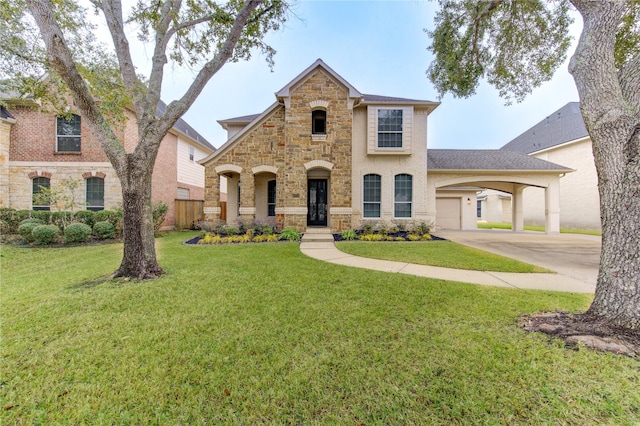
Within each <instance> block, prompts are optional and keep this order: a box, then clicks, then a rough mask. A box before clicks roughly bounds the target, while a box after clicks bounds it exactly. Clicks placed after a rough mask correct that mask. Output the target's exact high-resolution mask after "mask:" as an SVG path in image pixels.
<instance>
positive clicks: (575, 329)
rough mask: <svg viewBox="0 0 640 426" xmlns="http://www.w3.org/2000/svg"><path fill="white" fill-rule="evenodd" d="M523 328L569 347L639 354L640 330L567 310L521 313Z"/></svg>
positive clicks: (629, 354) (633, 355) (632, 355)
mask: <svg viewBox="0 0 640 426" xmlns="http://www.w3.org/2000/svg"><path fill="white" fill-rule="evenodd" d="M520 327H522V328H523V329H524V330H526V331H536V332H540V333H545V334H548V335H549V336H553V337H559V338H561V339H563V340H564V341H565V343H566V344H567V346H570V347H574V346H576V345H579V344H582V345H584V346H586V347H588V348H591V349H595V350H599V351H608V352H613V353H616V354H620V355H627V356H630V357H637V356H640V333H638V332H634V331H632V330H628V329H624V328H620V327H615V326H611V325H609V324H608V323H607V322H606V321H604V320H603V319H601V318H596V317H592V316H588V315H584V314H580V315H574V314H569V313H567V312H542V313H536V314H530V315H522V316H520Z"/></svg>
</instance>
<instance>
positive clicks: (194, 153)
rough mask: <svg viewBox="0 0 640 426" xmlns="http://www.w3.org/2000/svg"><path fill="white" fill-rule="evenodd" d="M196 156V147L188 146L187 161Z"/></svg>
mask: <svg viewBox="0 0 640 426" xmlns="http://www.w3.org/2000/svg"><path fill="white" fill-rule="evenodd" d="M195 158H196V149H195V148H194V147H192V146H190V147H189V161H194V160H195Z"/></svg>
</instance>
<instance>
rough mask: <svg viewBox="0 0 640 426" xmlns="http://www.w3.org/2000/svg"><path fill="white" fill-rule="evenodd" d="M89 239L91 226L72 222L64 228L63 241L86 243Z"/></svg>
mask: <svg viewBox="0 0 640 426" xmlns="http://www.w3.org/2000/svg"><path fill="white" fill-rule="evenodd" d="M90 239H91V227H90V226H89V225H85V224H84V223H72V224H71V225H69V226H67V227H66V228H65V230H64V242H65V243H86V242H87V241H89V240H90Z"/></svg>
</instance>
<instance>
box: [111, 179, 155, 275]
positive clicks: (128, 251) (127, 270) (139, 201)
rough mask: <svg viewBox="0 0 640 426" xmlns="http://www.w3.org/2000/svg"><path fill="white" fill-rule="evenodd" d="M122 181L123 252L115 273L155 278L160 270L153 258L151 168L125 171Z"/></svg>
mask: <svg viewBox="0 0 640 426" xmlns="http://www.w3.org/2000/svg"><path fill="white" fill-rule="evenodd" d="M120 180H121V183H122V213H123V230H122V236H123V238H124V254H123V257H122V262H121V264H120V267H119V268H118V270H117V271H116V272H115V273H114V277H130V278H137V279H146V278H155V277H158V276H159V275H161V274H162V273H163V271H162V268H160V266H159V265H158V262H157V260H156V250H155V238H154V229H153V217H152V204H151V172H146V173H142V174H140V173H126V174H125V176H120Z"/></svg>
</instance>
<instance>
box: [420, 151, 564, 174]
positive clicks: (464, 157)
mask: <svg viewBox="0 0 640 426" xmlns="http://www.w3.org/2000/svg"><path fill="white" fill-rule="evenodd" d="M427 170H514V171H515V170H527V171H558V172H563V171H564V172H568V171H571V170H572V169H570V168H568V167H564V166H561V165H559V164H555V163H552V162H550V161H545V160H541V159H539V158H535V157H530V156H528V155H527V154H523V153H521V152H515V151H507V150H500V149H429V150H427Z"/></svg>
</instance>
